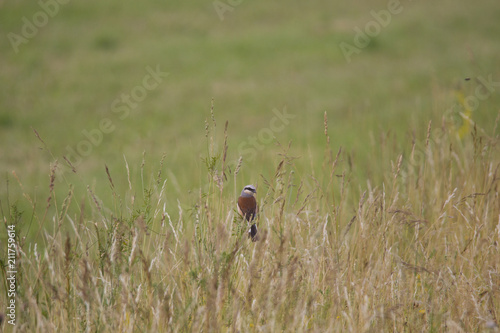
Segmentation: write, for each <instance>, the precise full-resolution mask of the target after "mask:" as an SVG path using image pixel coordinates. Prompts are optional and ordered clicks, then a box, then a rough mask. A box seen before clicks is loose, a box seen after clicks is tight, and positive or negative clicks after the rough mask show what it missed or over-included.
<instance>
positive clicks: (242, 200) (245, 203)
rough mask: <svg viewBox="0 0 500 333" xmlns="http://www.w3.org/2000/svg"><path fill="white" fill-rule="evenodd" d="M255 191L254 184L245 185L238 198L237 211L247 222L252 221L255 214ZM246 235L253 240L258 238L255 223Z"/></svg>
mask: <svg viewBox="0 0 500 333" xmlns="http://www.w3.org/2000/svg"><path fill="white" fill-rule="evenodd" d="M255 193H257V191H256V190H255V186H253V185H246V186H245V187H244V188H243V191H241V195H240V197H239V198H238V213H239V214H240V215H241V216H242V217H243V219H245V220H246V221H247V223H249V224H250V223H252V221H253V220H254V219H255V216H256V214H257V200H255ZM248 237H249V238H251V239H252V241H253V242H255V241H257V240H258V237H257V226H256V225H255V223H253V224H252V225H251V227H250V229H249V230H248Z"/></svg>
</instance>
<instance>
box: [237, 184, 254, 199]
mask: <svg viewBox="0 0 500 333" xmlns="http://www.w3.org/2000/svg"><path fill="white" fill-rule="evenodd" d="M255 193H257V190H256V189H255V186H253V185H247V186H245V187H244V188H243V191H241V195H242V196H245V197H247V196H252V197H253V196H254V194H255Z"/></svg>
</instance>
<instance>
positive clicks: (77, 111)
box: [0, 0, 500, 209]
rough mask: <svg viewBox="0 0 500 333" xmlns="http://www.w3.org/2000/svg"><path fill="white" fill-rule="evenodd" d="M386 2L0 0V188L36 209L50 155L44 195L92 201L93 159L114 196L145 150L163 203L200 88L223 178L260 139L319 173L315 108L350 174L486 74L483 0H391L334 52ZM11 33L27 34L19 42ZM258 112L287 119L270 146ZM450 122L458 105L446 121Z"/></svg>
mask: <svg viewBox="0 0 500 333" xmlns="http://www.w3.org/2000/svg"><path fill="white" fill-rule="evenodd" d="M392 2H393V1H392ZM41 3H43V4H45V5H43V6H42V5H41ZM390 3H391V1H389V2H388V1H356V2H346V1H342V2H340V1H325V0H314V1H287V2H281V1H280V2H269V1H262V0H255V1H244V0H243V1H232V2H229V1H224V0H222V1H218V2H212V1H145V2H138V1H123V0H119V1H118V0H110V1H97V0H88V1H68V2H67V3H66V4H58V3H57V5H55V4H56V2H55V0H54V1H47V2H43V1H42V2H37V1H2V2H0V32H1V38H0V49H1V50H2V51H1V53H0V63H1V67H0V82H1V86H2V89H0V142H1V148H0V154H1V161H0V172H1V175H2V180H1V184H2V185H1V188H0V199H1V200H2V201H3V204H5V203H6V202H7V196H8V197H9V199H10V201H11V203H12V202H13V201H18V200H19V201H23V200H24V199H22V193H27V194H29V195H30V196H31V197H32V198H38V199H37V200H38V201H40V202H42V203H41V204H40V205H39V206H40V209H43V208H44V207H45V203H44V201H45V200H46V196H47V193H48V186H49V173H50V168H51V166H50V165H51V163H54V161H55V160H56V159H57V160H58V165H59V166H58V168H59V170H60V172H58V174H57V180H56V191H61V194H62V196H64V195H65V194H66V193H67V191H68V189H67V186H66V184H69V183H71V184H74V185H75V191H79V190H82V191H81V192H78V193H81V194H79V196H81V195H85V189H86V187H87V185H90V187H91V188H93V189H94V190H95V192H96V193H97V194H98V195H99V196H100V197H101V198H102V199H103V200H104V201H106V200H107V199H106V194H107V193H109V184H108V181H107V175H106V173H105V167H104V166H105V165H107V166H108V167H109V171H110V174H111V175H112V177H113V180H114V183H115V186H116V187H117V192H119V193H120V192H122V191H125V190H126V189H127V188H128V182H127V171H126V168H125V162H124V156H125V158H126V159H127V161H128V164H129V167H130V172H131V177H132V181H133V182H137V181H140V168H141V164H142V160H143V152H145V162H146V164H145V170H146V173H149V174H150V175H155V176H156V173H157V172H158V169H160V160H161V158H162V156H163V154H165V160H164V163H163V171H162V172H163V175H164V176H165V177H166V178H167V179H168V186H169V190H170V191H171V192H170V196H171V197H172V202H171V204H173V206H174V207H176V206H177V202H176V199H177V198H181V199H182V198H184V197H185V196H186V195H188V193H189V192H190V191H193V190H195V191H196V189H198V188H200V187H202V186H203V184H204V183H205V182H206V177H207V176H206V168H205V166H204V164H203V161H202V158H205V157H206V156H207V138H206V130H205V126H206V123H207V122H208V123H209V124H212V119H211V114H210V108H211V101H212V98H213V100H214V114H215V119H216V121H217V127H216V136H217V140H216V145H217V147H216V150H217V151H220V150H221V149H222V147H221V146H222V142H223V129H224V123H225V121H226V120H227V121H228V122H229V126H228V132H227V134H228V145H229V149H228V161H229V162H231V163H235V162H236V161H237V160H238V158H239V157H240V156H243V165H242V168H241V171H240V174H239V175H238V179H237V184H234V185H235V186H234V188H238V189H239V188H240V187H241V186H242V185H245V184H247V183H257V182H259V181H260V177H259V175H261V174H263V175H268V174H269V173H271V172H272V170H274V168H275V166H276V161H277V160H278V158H279V157H278V156H277V154H278V153H279V152H281V151H282V148H280V147H279V145H277V144H276V141H278V142H280V143H281V144H282V145H285V146H286V145H287V144H288V142H289V141H292V146H291V150H290V154H291V155H293V156H297V157H300V158H299V159H298V160H297V161H296V167H297V172H298V174H299V177H301V176H302V173H301V172H304V174H303V175H304V179H305V178H306V176H305V175H306V173H307V174H310V173H311V170H310V169H311V166H312V169H313V170H316V171H317V172H319V171H320V170H321V166H322V163H323V161H324V151H325V136H324V127H323V126H324V125H323V115H324V112H325V111H326V112H327V114H328V119H329V124H328V125H329V135H330V139H331V146H332V149H333V150H334V151H335V152H336V150H337V149H338V148H339V147H341V146H342V147H343V149H344V150H345V151H346V154H347V155H346V156H349V159H350V163H351V167H352V172H353V174H354V175H356V177H357V179H358V182H359V183H360V184H363V182H364V177H367V176H372V177H376V174H377V170H376V166H377V165H381V164H380V163H379V162H376V163H374V162H373V159H376V158H378V157H380V158H383V156H378V155H377V152H376V151H374V150H373V149H374V147H375V146H376V145H377V144H378V142H379V138H380V137H381V135H382V136H386V137H390V138H392V140H394V142H395V144H396V145H398V147H397V149H401V151H402V152H403V151H405V150H406V151H407V150H408V149H410V148H411V140H412V133H414V132H416V133H417V134H416V137H419V138H422V137H425V131H426V128H427V124H428V122H429V120H433V121H434V123H433V124H434V126H436V127H438V126H439V125H440V123H441V120H442V118H443V115H444V114H445V113H446V110H448V109H450V108H451V107H453V106H454V105H456V104H457V97H456V95H455V93H454V92H455V91H457V90H458V91H460V92H461V93H462V94H463V96H473V95H474V93H475V89H476V88H477V87H478V86H479V85H480V81H478V80H477V78H478V77H484V78H488V77H490V76H491V78H492V80H493V81H495V82H500V71H499V70H500V66H499V65H500V58H499V54H500V38H499V36H500V25H499V24H498V18H499V17H500V2H498V0H484V1H480V2H475V3H473V2H470V1H465V0H460V1H451V0H445V1H439V2H436V1H424V0H421V1H401V2H399V7H398V8H400V12H399V13H398V14H394V15H391V17H390V21H389V22H388V24H386V25H385V26H381V25H380V24H379V28H380V29H379V30H380V31H376V32H377V33H374V36H373V37H371V38H370V42H369V45H368V46H366V47H364V48H360V49H359V53H355V54H352V57H351V59H350V61H348V59H346V57H345V56H344V54H343V53H342V51H341V48H340V47H339V45H340V43H342V42H345V43H349V44H350V45H352V46H355V44H354V39H355V37H356V32H355V30H354V29H356V28H359V29H361V30H365V28H366V27H367V26H370V24H371V26H375V27H376V24H378V23H376V22H377V21H376V20H375V19H374V16H373V14H372V11H375V12H377V13H379V12H380V11H382V10H383V11H387V10H388V6H391V5H389V4H390ZM214 4H215V5H218V6H222V7H218V8H219V11H221V10H225V11H224V12H223V13H221V12H218V11H217V9H216V8H215V6H214ZM44 7H45V8H46V9H44ZM47 8H49V9H47ZM47 10H48V11H49V14H51V15H49V14H47ZM44 13H45V14H44ZM52 14H53V15H52ZM44 18H47V20H44ZM37 20H38V21H37ZM26 22H30V23H31V24H33V22H34V23H37V22H38V23H37V24H38V25H40V27H36V25H34V27H35V29H34V30H35V31H34V32H33V31H32V30H33V29H32V30H29V27H26V25H27V24H28V23H26ZM23 29H24V37H22V36H23ZM26 29H28V30H26ZM26 32H28V34H29V35H30V36H31V35H33V36H31V37H29V38H26ZM13 34H15V36H17V37H16V38H19V36H21V37H22V38H25V39H24V40H23V43H21V44H18V45H17V46H13V40H17V41H19V40H20V39H15V38H14V37H13V36H14V35H13ZM14 44H15V42H14ZM16 48H17V52H16V50H15V49H16ZM147 68H150V69H157V68H158V69H159V70H161V71H162V72H168V73H169V74H168V76H166V77H163V78H162V80H161V82H160V83H159V85H158V86H157V87H156V88H154V89H152V90H149V91H147V90H142V91H143V92H144V91H146V92H147V96H141V99H142V98H143V100H141V101H138V100H135V101H134V100H133V99H132V102H134V103H135V102H136V104H137V106H136V107H134V108H129V111H130V113H129V114H127V115H126V116H124V113H123V111H122V112H115V111H117V109H114V108H113V107H117V106H122V107H123V106H124V105H125V104H124V102H120V98H122V96H124V95H123V94H130V93H131V92H132V91H133V90H134V89H136V93H140V92H141V90H140V89H141V88H140V87H141V86H142V85H143V80H144V79H145V77H146V76H147V75H148V70H147ZM466 77H470V78H471V79H470V80H469V81H466V80H465V78H466ZM136 87H139V88H136ZM498 90H500V84H499V85H498V86H497V87H495V90H494V91H493V92H492V93H491V95H490V96H488V98H486V99H484V100H481V101H480V104H479V105H478V107H477V108H474V110H473V112H472V114H471V117H472V120H473V121H474V122H476V123H477V125H478V127H479V128H480V129H481V130H483V129H484V131H486V132H487V133H489V134H491V133H492V129H493V122H494V119H495V118H496V116H497V113H498V105H499V102H500V98H499V94H498ZM137 96H138V95H137ZM116 100H118V102H119V104H113V102H114V101H116ZM274 109H276V110H279V111H281V112H283V110H284V109H286V112H287V113H288V114H291V115H293V116H294V118H293V119H289V123H288V124H286V126H284V127H283V128H282V129H280V130H272V134H273V135H274V136H275V140H273V141H272V142H271V140H268V138H269V136H268V134H269V133H270V131H269V129H270V128H271V127H273V124H278V125H279V124H280V123H279V122H276V123H272V119H273V117H275V113H273V110H274ZM122 110H123V109H122ZM103 119H105V122H107V123H106V126H107V127H109V126H112V127H113V131H111V132H110V133H102V132H101V133H102V140H101V139H98V137H99V136H98V135H97V136H96V137H95V138H96V140H97V141H98V142H99V143H98V144H92V145H90V146H89V144H88V143H87V144H85V143H82V142H83V141H87V142H88V141H89V140H88V138H87V137H86V136H85V135H84V132H83V131H88V132H90V133H95V131H97V130H99V126H100V123H101V122H102V121H103ZM106 119H107V120H106ZM459 122H460V118H459V117H458V125H457V127H459V126H460V123H459ZM106 126H105V127H106ZM274 128H275V129H276V128H278V127H277V126H274ZM280 128H281V127H280ZM33 129H35V130H36V131H37V132H38V133H39V135H40V137H41V138H42V139H43V141H44V142H45V144H46V146H45V147H44V145H43V144H42V143H41V142H40V140H38V139H37V137H36V135H35V133H34V131H33ZM92 131H94V132H92ZM259 134H260V135H261V139H259ZM262 138H266V139H265V140H264V142H263V141H262ZM253 142H257V144H258V146H256V145H255V144H254V143H253ZM78 145H80V148H81V149H84V150H85V151H86V153H85V154H86V155H87V156H83V157H82V158H81V161H80V163H77V164H78V165H76V169H77V173H76V174H74V173H72V172H71V169H70V168H69V167H68V166H67V163H66V162H65V161H64V159H63V156H65V155H66V156H68V155H69V151H70V150H69V149H74V150H76V151H77V152H78V147H79V146H78ZM68 147H69V148H68ZM248 149H250V150H248ZM254 155H255V158H254ZM69 158H70V159H71V156H69ZM386 163H387V165H390V161H387V162H386ZM75 164H76V163H75ZM12 171H15V174H16V175H17V177H18V178H19V180H20V181H21V183H22V186H23V187H22V188H21V187H20V186H19V185H18V183H17V180H15V177H13V174H12ZM7 178H8V179H9V180H10V182H9V188H8V190H7V181H6V179H7ZM60 184H63V185H64V186H61V185H60ZM230 189H231V192H230V194H232V191H233V186H230ZM7 192H8V193H7ZM60 200H61V199H60Z"/></svg>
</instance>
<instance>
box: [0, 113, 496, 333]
mask: <svg viewBox="0 0 500 333" xmlns="http://www.w3.org/2000/svg"><path fill="white" fill-rule="evenodd" d="M212 115H213V113H212ZM497 122H498V120H497ZM227 127H228V124H227V123H226V124H225V130H224V141H223V144H222V149H221V150H220V151H218V150H217V149H216V148H215V147H216V145H215V144H214V141H216V132H217V127H216V122H215V118H212V120H211V121H207V125H206V128H207V156H206V158H205V160H204V161H205V166H206V169H207V170H206V174H207V178H206V181H205V182H204V183H203V184H200V190H199V192H198V193H197V194H196V195H195V196H194V197H195V199H193V200H192V201H191V202H180V200H177V199H176V198H173V197H172V193H173V192H172V191H170V188H169V186H170V184H169V182H168V180H167V179H165V178H164V176H163V174H162V172H161V167H162V165H163V160H164V159H165V157H164V158H163V159H162V161H161V163H160V165H161V166H160V171H159V172H157V173H152V174H151V175H147V174H146V175H144V174H143V172H141V175H142V177H141V178H142V181H141V183H139V184H134V183H133V182H131V181H130V176H128V178H129V190H128V191H127V192H125V193H116V190H115V184H114V182H113V177H112V176H113V175H112V174H111V173H110V171H109V170H108V168H107V167H106V168H105V169H106V170H105V171H106V173H107V177H108V181H109V185H110V189H111V195H112V196H113V200H112V202H114V203H115V204H114V205H113V207H106V206H104V205H103V203H102V201H101V200H100V199H99V193H94V191H93V190H92V188H91V187H90V186H89V187H88V191H87V193H86V199H85V200H84V201H82V202H76V199H75V197H77V196H76V195H75V194H74V193H73V188H72V186H68V195H67V196H66V197H65V198H64V199H63V200H62V201H61V200H58V198H57V197H55V194H54V193H55V192H54V186H65V185H61V184H57V183H55V181H54V177H53V175H54V173H55V169H56V168H57V165H55V164H54V165H53V166H52V171H51V176H50V185H49V188H48V200H47V202H46V205H47V207H48V208H47V210H46V212H49V213H48V215H46V216H38V215H37V214H36V213H34V211H33V212H30V211H24V212H20V211H19V209H18V208H17V205H16V204H15V200H11V202H2V214H3V220H4V224H5V225H10V224H15V225H16V230H17V244H18V258H17V264H18V267H17V271H18V274H17V279H18V288H17V305H18V307H17V325H16V327H15V328H16V330H17V331H21V332H55V331H58V332H74V331H81V332H177V331H181V332H182V331H193V332H200V331H203V332H225V331H229V332H254V331H255V332H261V331H262V332H278V331H285V332H289V331H293V332H304V331H308V332H326V331H329V332H335V331H336V332H341V331H350V332H415V331H427V332H432V331H452V332H478V331H483V330H486V329H488V327H489V328H491V329H494V328H495V325H496V324H497V323H498V320H499V317H500V288H499V286H500V268H499V263H500V245H499V241H500V221H499V216H500V201H499V200H500V199H499V192H498V182H499V177H500V154H498V143H499V141H498V135H497V134H496V127H495V129H494V130H493V133H492V134H490V135H488V134H486V133H483V132H481V133H478V131H477V130H476V129H474V130H473V132H472V133H470V134H469V135H468V136H467V137H465V138H463V139H462V140H461V139H459V138H457V137H456V131H454V130H453V128H452V127H451V126H450V125H449V124H447V123H446V122H443V124H439V125H434V124H431V123H429V126H428V128H427V130H422V131H421V132H418V133H417V134H415V136H414V137H413V138H412V140H408V144H406V143H404V144H402V143H400V142H397V141H395V142H391V140H390V139H388V138H387V137H385V136H381V139H380V140H378V139H374V140H375V141H374V142H373V146H374V152H373V162H372V163H373V166H374V170H379V169H380V170H384V171H383V173H382V174H379V175H377V177H376V178H374V179H376V180H374V179H369V180H368V181H367V183H366V184H360V183H359V182H358V181H356V179H353V175H352V174H351V173H350V171H349V170H350V166H349V164H350V163H356V161H355V160H352V159H351V157H350V156H349V154H348V153H346V152H344V151H342V150H339V151H338V152H337V151H332V149H331V148H330V139H329V133H328V119H327V117H326V114H325V155H324V159H323V163H322V165H316V164H314V162H311V164H312V166H311V170H310V172H309V173H306V172H303V171H301V170H298V169H296V168H295V166H294V161H295V157H294V156H290V155H289V154H288V148H289V146H283V147H282V153H280V154H279V155H277V156H276V159H277V160H276V168H275V171H274V172H273V173H272V174H265V175H261V176H260V178H259V179H238V178H239V176H238V171H239V169H240V166H241V164H242V163H243V164H244V163H245V161H244V160H243V161H242V160H241V159H240V160H239V161H238V163H236V164H237V165H238V166H237V168H236V170H231V169H230V168H229V167H228V165H229V163H228V161H227V158H228V157H227V156H228V155H227V141H228V140H229V138H228V136H227ZM319 160H321V159H319ZM166 162H168V157H166ZM125 163H126V169H127V170H128V169H129V168H128V164H127V162H126V161H125ZM141 170H144V163H143V165H142V168H141ZM318 170H320V171H318ZM103 172H104V170H103ZM380 179H382V181H380ZM11 180H12V179H11ZM14 180H15V178H14ZM16 182H17V181H14V182H12V181H11V182H10V185H9V186H16V185H17V184H16ZM19 182H20V181H19ZM231 182H233V184H231ZM251 182H254V183H258V189H257V191H258V202H259V208H260V211H259V217H258V220H257V223H258V227H259V232H260V240H259V241H258V242H256V243H252V242H251V241H249V240H248V239H247V235H246V231H247V230H246V224H244V223H243V222H242V219H241V218H240V217H239V216H238V214H237V213H236V212H235V206H236V195H237V194H235V192H237V191H239V188H237V184H246V183H251ZM229 184H231V185H233V186H228V185H229ZM25 198H26V199H22V198H15V199H16V200H28V201H30V200H31V202H30V205H31V207H32V208H33V209H35V208H36V206H37V204H36V199H32V198H30V197H29V193H28V191H27V193H25ZM175 200H177V201H178V209H177V211H166V210H165V207H166V205H165V202H167V201H170V202H172V201H175ZM186 207H190V208H189V209H186ZM27 228H35V229H36V230H37V232H36V233H35V234H36V236H29V235H31V234H26V233H24V230H26V229H27ZM24 235H28V236H26V237H24ZM1 237H2V243H1V244H2V248H1V249H0V253H1V257H2V267H3V268H2V281H5V268H4V265H5V262H6V260H5V259H6V246H4V244H5V243H4V239H5V238H4V233H2V236H1ZM2 285H4V284H3V283H2ZM0 304H1V305H2V307H1V308H2V309H3V308H5V304H7V298H6V295H5V293H2V294H1V296H0ZM0 311H3V310H0ZM3 328H4V329H8V328H9V325H8V324H6V323H5V322H4V323H3ZM11 328H12V327H11Z"/></svg>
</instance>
